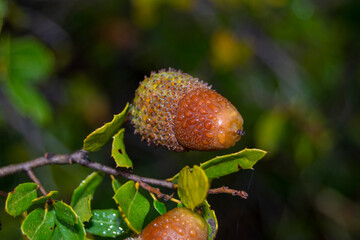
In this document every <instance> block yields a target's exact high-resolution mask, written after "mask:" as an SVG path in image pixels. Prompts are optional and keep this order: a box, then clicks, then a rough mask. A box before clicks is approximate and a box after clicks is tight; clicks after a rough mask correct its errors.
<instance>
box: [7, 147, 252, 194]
mask: <svg viewBox="0 0 360 240" xmlns="http://www.w3.org/2000/svg"><path fill="white" fill-rule="evenodd" d="M71 164H79V165H82V166H84V167H88V168H91V169H94V170H96V171H100V172H103V173H106V174H109V175H114V176H121V177H124V178H126V179H129V180H133V181H135V182H138V183H139V184H140V186H141V187H142V188H144V189H146V190H147V191H149V192H151V193H154V194H156V195H157V197H158V198H163V199H164V200H168V199H170V198H172V195H166V194H163V193H161V192H160V190H159V189H158V188H154V187H152V186H150V185H156V186H159V187H164V188H169V189H176V188H177V186H176V184H174V183H172V182H169V181H166V180H161V179H155V178H147V177H142V176H138V175H135V174H132V173H130V172H128V171H127V170H123V169H115V168H112V167H109V166H106V165H102V164H100V163H97V162H92V161H90V160H89V159H88V156H87V152H86V151H84V150H79V151H76V152H74V153H72V154H57V155H55V154H49V153H46V154H45V155H44V156H43V157H40V158H36V159H34V160H31V161H28V162H24V163H19V164H12V165H9V166H5V167H2V168H0V178H1V177H4V176H7V175H11V174H14V173H17V172H26V173H27V174H28V175H29V177H30V178H31V179H32V180H33V181H34V182H35V183H36V184H38V185H39V186H40V191H41V192H42V193H43V194H44V195H46V191H45V189H44V188H43V187H42V186H41V184H40V181H39V180H38V179H37V178H36V176H35V175H34V173H33V172H32V169H34V168H38V167H41V166H46V165H71ZM149 184H150V185H149ZM220 193H227V194H231V195H233V196H240V197H242V198H244V199H246V198H247V197H248V194H247V193H246V192H245V191H239V190H234V189H229V188H228V187H225V186H224V187H220V188H214V189H209V191H208V194H220ZM0 195H1V194H0Z"/></svg>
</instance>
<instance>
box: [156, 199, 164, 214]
mask: <svg viewBox="0 0 360 240" xmlns="http://www.w3.org/2000/svg"><path fill="white" fill-rule="evenodd" d="M153 206H154V208H155V210H156V211H157V212H158V213H159V214H160V215H163V214H164V213H166V206H165V204H164V203H163V202H160V201H159V200H157V199H154V202H153Z"/></svg>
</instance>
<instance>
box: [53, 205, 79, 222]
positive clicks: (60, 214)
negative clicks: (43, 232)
mask: <svg viewBox="0 0 360 240" xmlns="http://www.w3.org/2000/svg"><path fill="white" fill-rule="evenodd" d="M54 209H55V214H56V217H57V218H58V219H59V220H61V221H63V222H65V223H67V224H70V225H74V224H75V223H77V221H78V216H77V215H76V213H75V211H74V210H73V209H72V207H70V206H69V205H67V204H66V203H64V202H63V201H56V202H55V204H54Z"/></svg>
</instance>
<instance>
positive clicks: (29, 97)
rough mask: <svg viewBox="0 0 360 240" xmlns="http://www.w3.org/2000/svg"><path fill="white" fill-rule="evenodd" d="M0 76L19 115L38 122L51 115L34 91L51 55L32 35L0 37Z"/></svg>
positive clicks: (49, 68)
mask: <svg viewBox="0 0 360 240" xmlns="http://www.w3.org/2000/svg"><path fill="white" fill-rule="evenodd" d="M0 62H1V63H3V67H2V68H3V69H6V70H2V69H0V77H2V78H4V79H5V81H4V92H5V94H6V96H7V97H8V98H9V100H10V101H11V102H12V103H13V104H14V106H15V107H16V108H17V109H18V110H19V111H20V112H22V113H23V114H26V115H27V116H29V117H31V118H32V119H33V120H35V121H37V122H39V123H42V124H43V123H45V122H47V121H48V120H49V119H50V117H51V108H50V106H49V104H48V102H47V101H46V99H45V98H44V97H43V95H42V94H41V93H40V92H39V91H38V90H37V86H36V84H37V83H38V82H40V81H42V80H45V79H46V78H47V77H48V76H49V74H50V73H51V71H52V69H53V65H54V56H53V54H52V52H51V51H49V50H48V49H47V48H46V46H44V45H43V44H42V43H41V42H39V41H38V40H36V39H35V38H29V37H25V38H11V37H10V36H5V37H2V38H1V39H0Z"/></svg>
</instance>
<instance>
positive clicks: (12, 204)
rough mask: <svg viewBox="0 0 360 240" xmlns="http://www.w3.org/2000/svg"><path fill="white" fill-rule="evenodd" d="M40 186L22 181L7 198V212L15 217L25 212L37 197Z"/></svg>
mask: <svg viewBox="0 0 360 240" xmlns="http://www.w3.org/2000/svg"><path fill="white" fill-rule="evenodd" d="M38 188H39V186H38V185H37V184H36V183H22V184H20V185H18V186H17V187H16V188H15V189H14V191H12V192H11V193H9V195H8V197H7V199H6V204H5V210H6V212H7V213H8V214H10V215H11V216H14V217H15V216H18V215H20V214H22V213H23V212H25V211H26V210H27V209H28V208H29V207H30V206H31V205H32V204H33V203H32V201H33V200H34V199H35V198H36V197H37V189H38Z"/></svg>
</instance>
